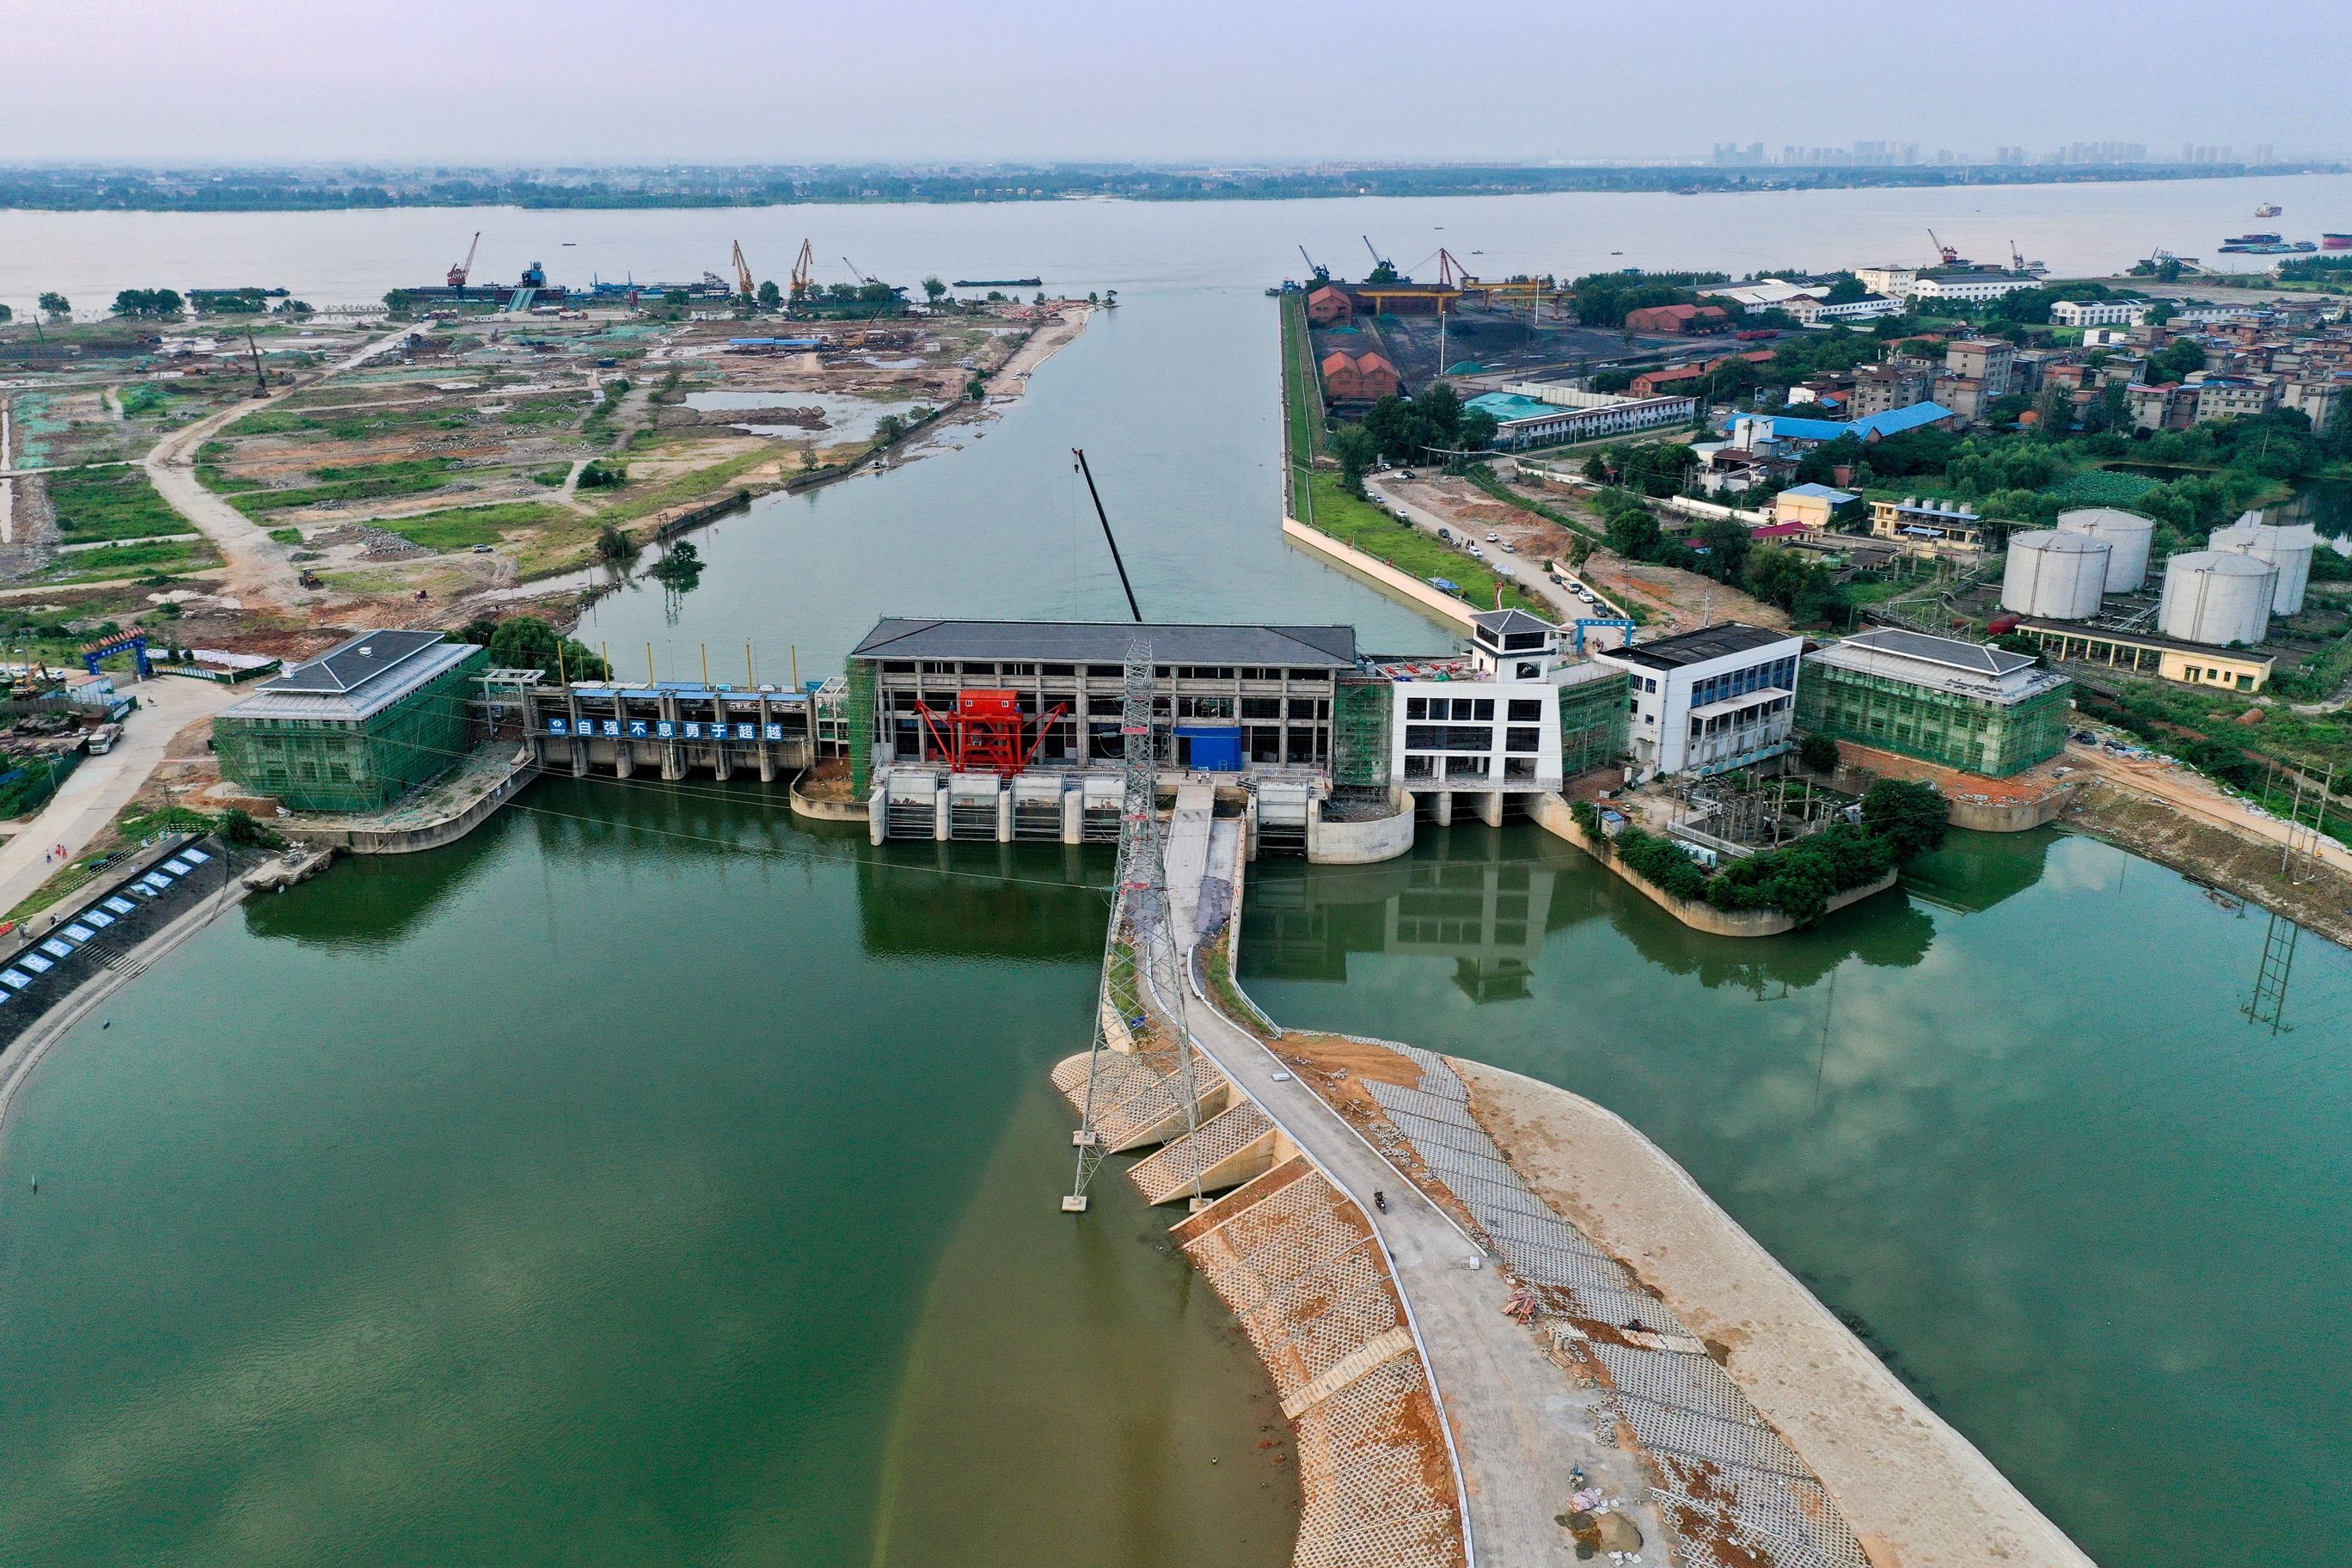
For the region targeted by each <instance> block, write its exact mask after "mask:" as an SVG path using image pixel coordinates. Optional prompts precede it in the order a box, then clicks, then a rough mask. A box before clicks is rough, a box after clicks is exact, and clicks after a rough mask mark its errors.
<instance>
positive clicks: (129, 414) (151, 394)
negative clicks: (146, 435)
mask: <svg viewBox="0 0 2352 1568" xmlns="http://www.w3.org/2000/svg"><path fill="white" fill-rule="evenodd" d="M175 395H178V389H177V388H175V387H169V386H165V385H163V384H162V383H161V382H154V381H142V382H141V383H139V384H137V385H135V386H126V387H124V388H123V389H122V390H121V392H118V393H116V394H115V401H117V402H119V403H121V405H122V416H123V417H124V418H126V419H138V418H142V417H144V416H147V415H150V414H161V413H163V410H164V409H165V408H166V407H168V406H170V405H171V402H172V399H173V396H175Z"/></svg>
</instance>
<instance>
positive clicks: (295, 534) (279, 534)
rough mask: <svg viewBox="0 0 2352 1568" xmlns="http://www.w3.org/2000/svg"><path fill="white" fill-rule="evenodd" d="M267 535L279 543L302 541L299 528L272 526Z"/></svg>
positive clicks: (297, 542)
mask: <svg viewBox="0 0 2352 1568" xmlns="http://www.w3.org/2000/svg"><path fill="white" fill-rule="evenodd" d="M269 537H270V538H271V539H272V540H273V541H275V542H278V543H279V544H299V543H301V542H302V531H301V530H300V529H299V528H273V529H271V530H270V531H269Z"/></svg>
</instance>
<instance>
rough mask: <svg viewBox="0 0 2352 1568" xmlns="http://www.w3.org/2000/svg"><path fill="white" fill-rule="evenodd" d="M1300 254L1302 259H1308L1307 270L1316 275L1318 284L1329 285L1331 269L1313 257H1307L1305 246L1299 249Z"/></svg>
mask: <svg viewBox="0 0 2352 1568" xmlns="http://www.w3.org/2000/svg"><path fill="white" fill-rule="evenodd" d="M1298 254H1299V255H1300V256H1302V257H1306V260H1307V271H1308V272H1310V273H1312V274H1313V275H1314V278H1315V281H1317V282H1318V283H1328V282H1329V281H1331V269H1330V268H1328V267H1326V266H1324V265H1323V264H1322V263H1321V262H1319V261H1318V260H1316V259H1315V258H1313V257H1311V256H1307V247H1305V246H1303V245H1302V246H1300V247H1298Z"/></svg>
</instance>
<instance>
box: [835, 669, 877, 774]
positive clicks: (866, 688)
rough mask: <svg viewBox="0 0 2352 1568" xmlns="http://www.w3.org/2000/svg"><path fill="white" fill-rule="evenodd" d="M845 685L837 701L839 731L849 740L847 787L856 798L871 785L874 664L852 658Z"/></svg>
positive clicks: (872, 769)
mask: <svg viewBox="0 0 2352 1568" xmlns="http://www.w3.org/2000/svg"><path fill="white" fill-rule="evenodd" d="M844 683H845V685H846V686H847V687H848V688H849V694H848V696H847V698H846V699H845V700H844V701H843V702H842V704H841V724H842V732H843V734H844V735H845V738H846V739H847V740H848V742H849V788H850V791H851V793H852V794H854V795H856V797H857V798H858V799H860V800H864V799H865V798H866V792H867V791H868V790H869V789H871V788H872V787H873V784H874V666H873V663H872V662H871V661H870V660H867V659H863V658H853V659H851V660H850V661H849V671H848V674H847V676H846V677H845V682H844Z"/></svg>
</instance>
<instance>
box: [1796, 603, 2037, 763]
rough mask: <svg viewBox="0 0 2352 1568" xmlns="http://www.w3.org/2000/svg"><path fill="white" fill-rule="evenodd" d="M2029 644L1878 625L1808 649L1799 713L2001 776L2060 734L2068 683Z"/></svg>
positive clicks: (1875, 742)
mask: <svg viewBox="0 0 2352 1568" xmlns="http://www.w3.org/2000/svg"><path fill="white" fill-rule="evenodd" d="M2038 666H2039V661H2038V660H2036V659H2035V658H2032V656H2031V655H2028V654H2020V653H2011V652H2008V651H2007V650H2005V649H2002V648H1997V647H1985V646H1984V645H1982V644H1979V643H1970V642H1959V641H1957V640H1955V639H1953V638H1951V637H1929V636H1927V635H1926V634H1925V633H1921V632H1909V631H1902V630H1898V629H1896V628H1895V627H1891V626H1881V627H1875V628H1874V629H1872V630H1870V631H1866V632H1862V633H1859V634H1857V635H1856V636H1853V637H1847V638H1845V639H1844V640H1843V641H1842V642H1834V643H1831V644H1829V645H1828V646H1827V647H1822V648H1818V649H1816V650H1814V651H1813V652H1811V653H1810V654H1808V655H1806V656H1805V659H1804V675H1805V679H1801V680H1800V681H1799V682H1798V684H1797V723H1798V725H1799V726H1800V727H1801V728H1802V729H1805V730H1808V731H1811V732H1812V733H1814V734H1817V735H1827V736H1829V737H1831V738H1832V740H1839V741H1855V742H1861V743H1862V744H1864V745H1868V746H1882V747H1885V749H1886V750H1888V751H1890V752H1901V753H1902V754H1903V755H1905V756H1907V757H1917V758H1920V759H1921V760H1923V761H1926V762H1930V763H1937V764H1939V765H1941V766H1944V767H1948V768H1958V769H1959V770H1960V771H1961V772H1963V773H1985V774H1988V775H1990V776H1991V777H1994V778H2006V777H2008V776H2009V775H2010V774H2011V773H2021V772H2023V771H2024V770H2025V769H2027V768H2030V767H2032V765H2033V764H2034V763H2040V762H2044V761H2047V760H2048V759H2049V758H2052V757H2054V756H2056V755H2057V754H2058V753H2059V752H2060V751H2061V750H2063V748H2064V746H2065V744H2066V712H2067V708H2068V705H2069V694H2070V693H2071V692H2072V690H2073V689H2074V683H2073V682H2072V681H2070V680H2068V679H2066V678H2065V677H2064V676H2063V675H2059V674H2056V673H2054V672H2053V671H2051V670H2048V669H2043V668H2039V667H2038Z"/></svg>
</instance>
